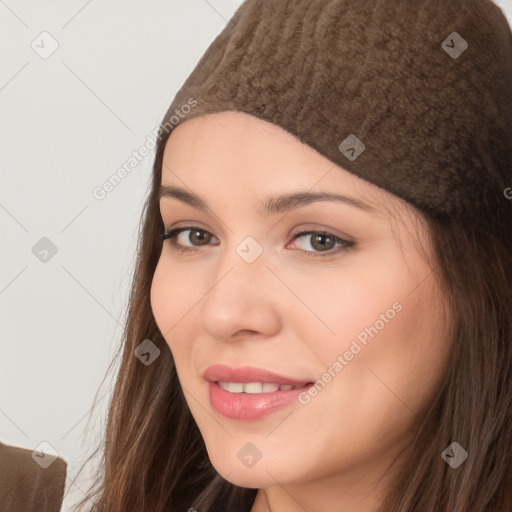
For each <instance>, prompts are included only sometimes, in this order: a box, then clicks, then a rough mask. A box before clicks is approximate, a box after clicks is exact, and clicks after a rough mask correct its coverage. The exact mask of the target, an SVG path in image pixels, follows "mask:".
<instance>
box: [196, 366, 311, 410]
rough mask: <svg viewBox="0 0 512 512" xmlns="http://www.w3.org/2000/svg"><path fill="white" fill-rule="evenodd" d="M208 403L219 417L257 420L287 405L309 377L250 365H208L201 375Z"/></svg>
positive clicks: (294, 399) (307, 383)
mask: <svg viewBox="0 0 512 512" xmlns="http://www.w3.org/2000/svg"><path fill="white" fill-rule="evenodd" d="M203 378H204V379H205V380H206V381H207V385H208V389H209V397H210V403H211V405H212V407H213V409H214V410H215V411H217V412H218V413H219V414H221V415H222V416H224V417H226V418H229V419H235V420H257V419H261V418H263V417H265V416H267V415H269V414H272V413H274V412H276V411H277V410H280V409H282V408H283V407H286V406H291V405H292V404H293V403H294V402H295V401H298V397H299V395H300V394H301V393H304V392H307V390H308V389H309V388H310V387H311V386H313V384H314V381H313V380H300V379H296V378H291V377H285V376H282V375H279V374H277V373H274V372H270V371H268V370H264V369H261V368H253V367H249V366H246V367H242V368H233V367H229V366H225V365H217V366H210V367H209V368H207V369H206V371H205V372H204V374H203Z"/></svg>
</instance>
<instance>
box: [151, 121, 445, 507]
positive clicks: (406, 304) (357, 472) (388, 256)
mask: <svg viewBox="0 0 512 512" xmlns="http://www.w3.org/2000/svg"><path fill="white" fill-rule="evenodd" d="M339 142H340V141H333V144H336V145H338V143H339ZM163 162H164V163H163V174H162V185H163V186H164V187H173V188H179V189H182V190H183V191H184V194H185V193H186V194H194V195H196V196H198V197H199V198H200V201H201V203H202V204H204V205H205V206H204V208H201V207H199V206H198V203H196V204H195V205H194V204H192V202H191V201H187V200H185V199H186V197H188V196H185V195H184V194H183V195H181V196H180V195H179V194H174V197H171V194H170V193H169V194H168V195H167V196H166V195H165V194H164V195H163V196H162V198H161V201H160V210H161V215H162V219H163V223H164V225H165V228H166V231H168V230H170V229H174V228H193V229H186V230H184V231H182V232H181V233H179V234H177V235H176V236H175V238H174V239H168V240H165V241H164V242H163V247H162V252H161V256H160V260H159V262H158V265H157V268H156V271H155V274H154V279H153V283H152V289H151V306H152V309H153V312H154V316H155V319H156V322H157V324H158V327H159V329H160V331H161V332H162V334H163V335H164V338H165V340H166V341H167V343H168V344H169V347H170V349H171V352H172V355H173V357H174V361H175V363H176V368H177V372H178V376H179V379H180V382H181V385H182V387H183V392H184V394H185V397H186V400H187V403H188V406H189V407H190V410H191V412H192V415H193V417H194V419H195V421H196V422H197V425H198V427H199V429H200V431H201V433H202V436H203V438H204V441H205V444H206V448H207V450H208V453H209V456H210V459H211V461H212V464H213V465H214V467H215V468H216V469H217V471H218V472H219V473H220V474H221V475H223V476H224V477H225V478H226V479H227V480H229V481H231V482H232V483H234V484H236V485H239V486H243V487H253V488H263V487H265V488H272V487H277V486H281V485H282V486H286V488H287V489H290V493H292V491H291V489H293V488H294V487H293V486H294V485H297V489H299V488H301V489H305V487H304V486H305V485H306V484H308V483H309V484H311V485H313V482H314V485H315V486H316V488H317V489H320V488H323V489H324V490H326V489H327V487H329V482H330V483H331V484H333V483H334V482H336V483H335V484H334V485H335V487H334V488H332V489H333V490H332V492H333V493H335V492H337V490H341V489H342V488H344V486H345V484H346V489H350V491H351V492H353V493H356V494H357V493H358V492H359V490H361V492H364V491H363V489H364V488H366V487H367V484H368V482H370V483H374V482H375V480H376V478H377V477H378V476H380V474H381V473H382V471H384V469H385V464H386V463H389V462H390V460H391V457H392V456H393V455H396V453H397V452H398V451H399V450H400V449H401V448H403V446H404V444H405V443H407V442H408V441H410V439H411V437H412V435H413V434H414V428H415V427H416V426H417V425H418V421H419V419H420V418H421V417H422V415H423V414H424V412H425V409H426V408H427V407H428V406H429V405H430V403H431V401H432V399H433V396H434V394H435V393H436V391H437V390H438V388H439V385H440V381H441V379H442V378H443V375H444V373H445V371H446V363H447V357H448V350H449V348H450V347H449V346H450V343H449V339H448V337H447V335H446V328H445V322H444V319H443V314H442V313H443V307H444V306H443V305H442V304H444V302H443V300H442V296H441V293H440V290H439V288H438V285H437V283H436V281H435V278H434V274H433V273H432V268H431V267H430V265H429V264H428V263H427V261H426V260H425V259H424V258H423V256H422V255H421V254H420V252H419V250H420V249H419V245H418V243H417V242H418V241H420V242H421V243H423V244H424V246H425V247H426V248H429V243H428V239H427V238H426V236H425V232H424V228H423V227H422V226H421V225H420V224H418V223H417V222H416V216H415V214H414V212H413V210H412V208H402V209H400V210H398V209H396V207H397V206H399V205H400V203H401V201H400V200H399V199H398V198H396V197H395V196H393V195H391V194H389V193H387V192H385V191H383V190H382V189H379V188H377V187H375V186H373V185H371V184H369V183H367V182H365V181H363V180H361V179H359V178H357V177H356V176H354V175H353V174H351V173H349V172H347V171H345V170H343V169H342V168H340V167H338V166H336V165H334V164H332V163H331V162H330V161H329V160H327V159H326V158H324V157H323V156H321V155H320V154H318V153H316V152H315V151H314V150H313V149H311V148H310V147H309V146H306V145H304V144H302V143H300V142H299V141H298V140H297V139H295V138H294V137H293V136H291V135H290V134H289V133H287V132H285V131H284V130H282V129H281V128H279V127H278V126H276V125H272V124H270V123H266V122H264V121H262V120H259V119H257V118H255V117H252V116H249V115H246V114H242V113H235V112H223V113H221V114H215V115H208V116H205V117H202V118H196V119H191V120H189V121H187V122H185V123H183V124H182V125H180V126H178V127H177V128H176V129H175V130H174V132H173V133H172V136H171V137H170V139H169V140H168V143H167V146H166V149H165V154H164V161H163ZM297 193H304V194H322V193H324V194H337V195H340V196H345V197H347V198H349V199H346V200H315V201H313V200H311V199H307V200H306V199H304V198H302V199H300V198H299V199H295V200H285V199H282V200H279V199H277V198H278V197H279V196H287V195H289V194H297ZM180 197H181V199H180ZM270 198H274V199H273V201H272V203H271V204H272V208H270V209H269V210H270V211H266V209H265V208H264V207H263V206H260V205H264V204H265V203H267V201H268V200H269V199H270ZM196 201H198V200H196ZM397 217H399V218H398V219H397ZM311 231H313V232H314V233H313V234H312V233H309V234H307V233H308V232H311ZM300 232H303V233H304V232H305V233H306V234H302V235H300V236H297V233H300ZM337 237H338V238H337ZM415 242H416V243H415ZM179 247H182V248H186V249H189V250H190V251H189V252H183V253H180V252H178V250H177V249H178V248H179ZM428 250H430V249H428ZM214 365H226V366H228V367H232V368H235V369H238V368H241V367H248V366H250V367H254V368H257V369H263V370H267V371H269V372H273V373H275V374H278V375H279V376H281V377H283V378H282V379H281V381H284V380H285V379H284V377H286V378H289V379H294V380H295V381H298V385H301V384H303V383H308V382H309V383H312V382H314V383H316V384H315V385H314V386H309V387H307V386H306V387H305V388H302V389H297V390H288V391H287V390H281V391H274V392H272V390H273V389H274V388H273V387H272V383H275V384H280V385H282V384H283V382H276V380H279V379H280V378H278V377H268V376H264V375H261V374H258V373H255V374H250V373H249V374H242V375H234V376H231V381H232V382H234V383H238V386H232V387H230V390H229V389H228V390H224V389H222V387H220V386H219V384H217V383H212V382H210V380H209V379H212V380H214V381H217V380H223V378H222V377H224V380H230V376H229V375H228V376H227V377H226V376H225V375H222V374H220V377H219V374H217V375H215V374H207V375H206V378H205V371H206V370H207V369H208V368H209V367H211V366H214ZM235 379H238V380H235ZM243 382H260V383H261V382H264V383H266V386H265V389H263V386H262V384H259V385H258V384H254V385H250V386H247V387H245V388H242V386H241V384H240V383H243ZM241 389H243V390H244V392H243V393H237V392H236V391H240V390H241ZM264 390H265V391H268V393H263V391H264ZM315 390H316V392H315ZM211 391H212V397H213V403H212V400H211V397H210V392H211ZM245 391H252V392H253V393H248V392H245ZM329 488H331V487H329ZM296 495H297V496H298V495H299V491H297V494H296ZM347 496H348V495H345V497H346V498H347Z"/></svg>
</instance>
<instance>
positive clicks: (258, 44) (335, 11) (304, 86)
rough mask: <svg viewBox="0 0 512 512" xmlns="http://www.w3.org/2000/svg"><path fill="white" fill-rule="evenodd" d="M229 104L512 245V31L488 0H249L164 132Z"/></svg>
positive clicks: (433, 211)
mask: <svg viewBox="0 0 512 512" xmlns="http://www.w3.org/2000/svg"><path fill="white" fill-rule="evenodd" d="M191 99H193V100H196V101H197V103H195V102H194V101H190V100H191ZM191 105H195V106H191ZM226 110H234V111H240V112H245V113H247V114H250V115H253V116H255V117H257V118H259V119H263V120H265V121H269V122H271V123H274V124H276V125H279V126H280V127H282V128H284V129H285V130H287V131H288V132H290V133H291V134H292V135H294V136H295V137H296V138H297V139H299V140H300V141H302V142H304V143H306V144H308V145H309V146H311V147H313V148H314V149H316V150H317V151H318V152H319V153H321V154H322V155H324V156H325V157H327V158H328V159H329V160H331V161H332V162H334V163H335V164H337V165H339V166H341V167H342V168H344V169H346V170H347V171H349V172H351V173H353V174H355V175H357V176H359V177H360V178H362V179H365V180H367V181H369V182H371V183H373V184H375V185H377V186H379V187H381V188H383V189H386V190H387V191H389V192H391V193H393V194H395V195H397V196H399V197H401V198H403V199H405V200H406V201H408V202H409V203H411V204H413V205H414V206H416V207H417V208H418V209H420V210H422V211H424V212H426V213H428V214H430V215H432V216H435V217H438V218H443V219H449V218H451V219H454V220H456V221H457V222H460V223H461V225H462V224H464V225H466V226H467V227H468V229H475V230H477V231H480V230H482V231H485V232H487V234H490V235H491V236H497V237H499V238H500V239H501V240H503V242H504V244H505V245H508V246H509V247H511V246H512V244H511V239H512V235H511V234H510V226H511V225H512V200H510V199H507V197H506V196H507V194H506V193H505V190H507V189H508V187H512V33H511V31H510V27H509V25H508V22H507V20H506V18H505V17H504V15H503V13H502V11H501V10H500V9H499V8H498V7H497V6H496V5H495V4H493V3H492V1H491V0H446V1H439V0H414V1H411V0H280V1H276V0H245V2H244V3H243V4H242V5H241V6H240V7H239V8H238V10H237V11H236V12H235V14H234V15H233V17H232V18H231V20H230V21H229V23H228V24H227V26H226V27H225V28H224V30H223V31H222V32H221V33H220V34H219V35H218V36H217V38H216V39H215V40H214V41H213V43H212V44H211V45H210V46H209V48H208V49H207V51H206V52H205V54H204V55H203V57H202V59H201V60H200V62H199V63H198V64H197V66H196V67H195V69H194V70H193V72H192V74H191V75H190V76H189V77H188V79H187V80H186V82H185V83H184V85H183V86H182V88H181V89H180V90H179V91H178V93H177V94H176V96H175V98H174V101H173V102H172V104H171V106H170V108H169V110H168V112H167V114H166V116H165V117H164V120H163V122H162V126H161V131H160V135H159V136H160V137H163V138H166V137H167V136H168V134H170V133H171V132H172V128H174V127H175V126H177V125H178V124H180V123H183V122H184V121H186V120H188V119H192V118H195V117H198V116H203V115H205V114H209V113H215V112H221V111H226ZM509 190H510V189H509Z"/></svg>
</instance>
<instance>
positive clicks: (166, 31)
mask: <svg viewBox="0 0 512 512" xmlns="http://www.w3.org/2000/svg"><path fill="white" fill-rule="evenodd" d="M496 3H498V4H499V5H500V7H501V8H502V9H503V11H504V12H505V14H506V15H507V17H508V19H509V21H512V0H500V1H496ZM240 4H241V0H186V1H185V0H181V1H180V0H168V1H166V2H164V1H156V0H153V1H152V2H143V1H142V0H138V1H133V0H131V1H128V0H123V1H120V0H119V1H113V0H109V1H105V0H104V1H102V2H100V1H99V0H88V1H87V0H71V1H70V0H67V1H59V2H57V1H39V2H37V1H35V0H32V1H20V0H16V1H15V0H0V56H1V62H2V66H1V68H0V106H1V110H0V112H1V117H0V119H1V121H0V130H1V131H0V155H1V164H2V165H1V175H0V179H1V181H0V226H1V249H2V250H1V253H0V254H1V260H0V312H1V313H0V315H1V316H0V321H1V329H0V343H1V352H0V391H1V394H0V440H2V441H3V442H5V443H8V444H14V445H17V446H22V447H25V448H29V449H31V450H32V449H34V448H36V447H37V446H38V445H39V444H40V443H41V442H43V441H46V442H49V443H50V444H51V445H52V446H53V447H54V448H55V449H56V450H57V452H58V453H59V455H60V456H61V457H63V458H64V459H65V460H66V461H67V462H68V478H67V479H66V495H65V498H64V504H63V507H62V510H63V511H68V510H70V509H71V505H72V504H73V503H75V502H76V500H78V499H80V498H81V497H82V496H83V494H82V490H81V489H85V488H86V486H87V482H86V479H85V475H84V478H82V479H81V480H77V481H76V482H74V483H72V479H73V478H74V477H75V475H76V472H77V470H78V468H79V467H80V465H81V463H82V461H83V459H84V456H86V455H88V454H89V453H90V452H91V449H92V447H93V446H94V445H95V443H96V442H97V440H98V435H99V433H100V431H101V425H102V421H103V417H104V414H105V411H106V405H107V401H108V396H105V391H107V390H108V382H107V384H104V385H103V386H102V388H101V394H100V395H98V396H96V399H98V400H99V402H98V403H97V406H96V407H94V408H93V404H94V399H95V395H96V392H97V391H98V389H99V386H100V383H101V380H102V378H103V376H104V375H105V372H106V370H107V366H108V364H109V362H110V360H111V358H112V356H113V354H114V349H115V348H117V344H118V343H119V340H120V335H121V332H122V325H123V322H124V320H125V309H126V305H127V300H128V294H129V285H130V279H131V273H132V270H133V264H134V257H135V247H136V240H137V230H138V224H139V218H140V213H141V209H142V205H143V201H144V199H145V196H146V194H147V192H148V190H149V184H150V177H151V165H152V162H153V153H151V154H150V155H149V156H147V157H146V158H145V159H144V160H143V161H142V162H141V163H140V164H138V165H137V166H136V167H135V168H134V169H133V170H132V171H131V172H130V173H129V174H128V176H127V177H126V178H125V179H124V180H123V181H122V182H121V183H120V184H119V185H118V186H117V187H116V188H115V189H114V190H113V191H111V192H110V193H108V194H107V195H106V197H105V198H104V199H103V200H98V199H96V198H95V197H94V196H93V194H92V191H93V189H94V188H95V187H98V186H101V185H102V184H103V183H104V182H105V181H107V180H108V179H109V177H110V176H111V175H112V174H113V173H115V172H116V170H117V169H118V168H119V167H121V166H122V165H123V164H124V163H125V162H126V161H127V159H128V158H129V157H130V156H131V155H132V152H133V151H136V150H137V149H138V148H140V146H142V145H143V144H144V143H145V141H146V137H147V135H148V134H149V133H151V131H152V130H153V129H154V128H155V127H156V126H157V125H158V123H159V122H160V120H161V118H162V116H163V114H164V113H165V111H166V110H167V108H168V106H169V105H170V103H171V101H172V99H173V98H174V95H175V94H176V92H177V91H178V89H179V87H180V86H181V85H182V83H183V81H184V80H185V79H186V77H187V76H188V75H189V74H190V72H191V71H192V69H193V68H194V66H195V64H196V63H197V61H198V60H199V59H200V57H201V56H202V54H203V53H204V51H205V50H206V48H207V47H208V45H209V44H210V43H211V42H212V41H213V39H214V38H215V37H216V35H217V34H218V33H220V32H221V30H222V29H223V27H224V26H225V24H226V22H227V21H228V20H229V18H230V17H231V16H232V14H233V13H234V12H235V10H236V8H237V7H238V6H239V5H240ZM43 31H47V32H48V33H49V34H51V36H52V37H53V38H54V39H55V40H56V41H57V43H58V45H59V46H58V48H57V50H56V51H55V52H54V53H53V54H52V55H51V56H49V57H48V58H46V59H43V58H41V57H40V56H39V55H38V54H37V53H36V52H35V51H34V50H33V49H32V48H31V43H32V41H33V40H35V41H36V43H38V41H40V39H38V37H39V35H40V34H41V32H43ZM50 43H51V42H50V41H49V40H48V39H46V40H45V43H44V46H45V48H46V49H48V48H50V46H49V45H50ZM39 44H40V46H42V44H41V43H39ZM41 51H42V50H41ZM42 237H47V238H49V239H50V240H51V241H52V242H53V244H55V246H56V247H57V253H56V254H55V255H54V256H53V257H52V258H51V259H49V261H47V262H46V263H43V262H41V261H40V260H39V259H38V258H36V257H35V255H34V254H33V253H32V247H33V246H34V245H35V244H36V243H37V242H38V241H39V240H40V239H41V238H42ZM91 409H93V411H92V413H93V416H92V419H91V422H90V423H89V426H88V429H87V430H86V428H85V427H86V426H87V421H88V419H89V417H90V416H91Z"/></svg>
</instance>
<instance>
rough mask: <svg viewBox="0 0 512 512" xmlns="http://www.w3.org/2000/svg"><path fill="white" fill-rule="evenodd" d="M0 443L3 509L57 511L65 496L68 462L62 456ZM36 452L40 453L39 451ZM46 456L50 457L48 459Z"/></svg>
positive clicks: (1, 502)
mask: <svg viewBox="0 0 512 512" xmlns="http://www.w3.org/2000/svg"><path fill="white" fill-rule="evenodd" d="M33 453H34V452H33V451H32V450H29V449H26V448H20V447H17V446H10V445H7V444H4V443H0V510H9V511H10V512H31V511H33V510H37V511H38V512H58V511H59V510H60V507H61V504H62V498H63V495H64V484H65V480H66V471H67V463H66V461H65V460H64V459H62V458H61V457H57V458H53V456H50V455H48V454H42V456H41V461H39V462H38V461H37V460H36V459H35V457H36V456H37V455H36V454H34V457H33ZM36 453H37V452H36ZM44 457H49V458H48V459H47V460H46V461H45V460H44Z"/></svg>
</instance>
